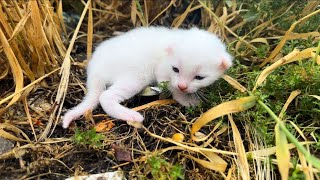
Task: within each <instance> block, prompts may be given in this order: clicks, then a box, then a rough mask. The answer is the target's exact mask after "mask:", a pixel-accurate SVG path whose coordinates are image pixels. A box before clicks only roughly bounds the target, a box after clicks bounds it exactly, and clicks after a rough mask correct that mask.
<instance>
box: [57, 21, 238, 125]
mask: <svg viewBox="0 0 320 180" xmlns="http://www.w3.org/2000/svg"><path fill="white" fill-rule="evenodd" d="M231 64H232V58H231V56H230V55H229V54H228V53H227V52H226V48H225V46H224V44H223V43H222V42H221V41H220V40H219V39H218V38H217V37H216V36H215V35H214V34H211V33H209V32H207V31H204V30H200V29H198V28H192V29H190V30H183V29H168V28H164V27H148V28H146V27H141V28H136V29H134V30H131V31H129V32H127V33H124V34H123V35H120V36H117V37H114V38H111V39H109V40H106V41H104V42H102V43H101V44H100V45H99V46H98V47H97V48H96V51H95V52H94V53H93V56H92V59H91V60H90V62H89V64H88V67H87V88H88V93H87V94H86V96H85V97H84V100H83V101H82V102H81V103H80V104H79V105H78V106H76V107H75V108H73V109H71V110H69V111H68V112H67V113H66V114H65V116H64V118H63V127H64V128H67V127H68V126H69V124H70V123H71V122H72V121H73V120H75V119H77V118H79V117H80V116H81V115H82V114H84V113H85V112H86V111H87V110H89V109H94V108H95V107H96V106H97V105H98V103H99V102H100V104H101V106H102V108H103V109H104V111H105V112H106V113H107V114H108V115H110V116H111V117H114V118H117V119H121V120H125V121H140V122H141V121H143V119H144V118H143V116H142V115H141V114H140V113H138V112H136V111H134V110H131V109H128V108H126V107H124V106H122V105H121V104H120V103H121V102H123V101H124V100H126V99H129V98H131V97H133V96H134V95H136V94H137V93H139V92H140V91H141V90H142V89H143V88H145V87H146V86H147V85H149V84H151V83H153V82H158V83H159V82H163V81H168V82H169V89H170V91H171V92H172V94H173V98H174V99H175V100H177V101H178V102H179V103H180V104H182V105H184V106H189V105H194V104H196V103H198V100H197V99H194V98H190V97H192V96H187V95H186V94H190V93H194V92H196V91H197V90H198V89H199V88H202V87H206V86H208V85H210V84H212V83H213V82H214V81H215V80H217V79H218V78H219V77H220V76H221V75H222V74H223V72H224V71H225V70H226V69H228V68H229V67H230V66H231ZM173 66H174V67H176V68H178V69H179V73H176V72H174V71H173V69H172V67H173ZM197 75H199V76H205V78H204V79H202V80H197V79H194V77H195V76H197ZM178 85H179V86H180V87H184V89H185V90H184V91H181V90H180V89H179V88H178ZM106 86H108V88H106Z"/></svg>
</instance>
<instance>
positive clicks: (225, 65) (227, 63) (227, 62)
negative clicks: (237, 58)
mask: <svg viewBox="0 0 320 180" xmlns="http://www.w3.org/2000/svg"><path fill="white" fill-rule="evenodd" d="M231 65H232V57H231V56H230V55H229V54H226V55H225V56H224V57H222V58H221V63H220V65H219V68H220V69H221V70H222V71H225V70H227V69H229V68H230V67H231Z"/></svg>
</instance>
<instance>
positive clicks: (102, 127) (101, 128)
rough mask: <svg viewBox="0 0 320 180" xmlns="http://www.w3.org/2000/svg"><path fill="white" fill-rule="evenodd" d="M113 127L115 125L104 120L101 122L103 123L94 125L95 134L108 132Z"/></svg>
mask: <svg viewBox="0 0 320 180" xmlns="http://www.w3.org/2000/svg"><path fill="white" fill-rule="evenodd" d="M114 126H115V124H114V123H113V121H111V120H108V119H106V120H103V121H101V122H99V123H98V124H96V126H95V127H94V128H95V130H96V132H108V131H110V130H111V129H112V128H113V127H114Z"/></svg>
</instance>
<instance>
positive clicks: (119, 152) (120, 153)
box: [111, 144, 132, 162]
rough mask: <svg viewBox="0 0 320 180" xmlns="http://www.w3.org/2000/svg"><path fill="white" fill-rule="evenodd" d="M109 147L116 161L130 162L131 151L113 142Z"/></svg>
mask: <svg viewBox="0 0 320 180" xmlns="http://www.w3.org/2000/svg"><path fill="white" fill-rule="evenodd" d="M111 147H112V149H113V150H114V155H115V157H116V159H117V160H118V161H126V162H132V157H131V152H129V151H127V150H124V149H122V148H121V147H119V146H117V145H115V144H112V145H111Z"/></svg>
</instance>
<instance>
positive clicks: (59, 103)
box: [39, 0, 91, 141]
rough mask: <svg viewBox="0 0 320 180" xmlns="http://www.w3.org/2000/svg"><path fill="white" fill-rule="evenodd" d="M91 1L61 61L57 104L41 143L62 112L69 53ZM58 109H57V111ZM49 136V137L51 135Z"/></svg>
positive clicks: (68, 72) (66, 84) (42, 135)
mask: <svg viewBox="0 0 320 180" xmlns="http://www.w3.org/2000/svg"><path fill="white" fill-rule="evenodd" d="M90 2H91V0H88V2H87V4H86V6H85V7H84V9H83V11H82V14H81V17H80V20H79V22H78V25H77V27H76V29H75V31H74V34H73V36H72V39H71V41H70V45H69V47H68V50H67V52H66V56H65V58H64V60H63V64H62V66H61V71H60V73H61V74H62V76H61V81H60V84H59V88H58V92H57V96H56V99H55V104H57V106H55V107H54V109H53V111H52V113H51V115H50V117H49V121H48V123H47V126H46V128H45V130H44V131H43V132H42V134H41V136H40V138H39V141H42V140H43V139H45V138H47V135H48V133H49V131H50V129H51V126H52V123H53V119H54V118H55V117H56V121H55V124H54V127H53V128H52V130H51V134H52V133H53V131H54V129H55V127H56V125H57V123H58V118H59V116H60V113H61V110H62V107H63V103H64V99H65V97H66V93H67V90H68V83H69V75H70V64H71V62H70V61H71V60H70V53H71V51H72V49H73V45H74V42H75V40H76V38H77V34H78V32H79V29H80V26H81V24H82V21H83V19H84V16H85V15H86V12H87V10H88V8H89V4H90ZM58 108H59V109H58ZM57 110H58V113H57ZM56 113H57V116H55V114H56ZM51 134H50V135H51Z"/></svg>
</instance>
